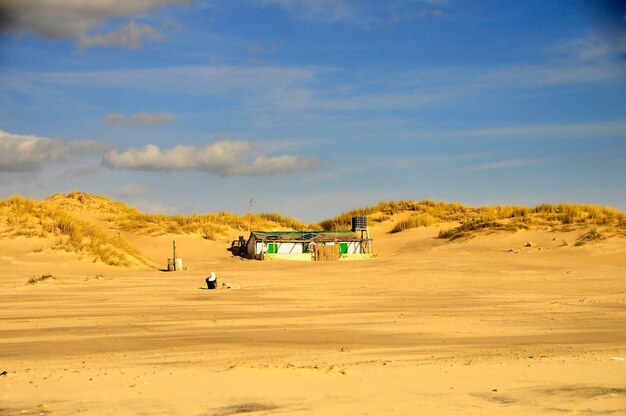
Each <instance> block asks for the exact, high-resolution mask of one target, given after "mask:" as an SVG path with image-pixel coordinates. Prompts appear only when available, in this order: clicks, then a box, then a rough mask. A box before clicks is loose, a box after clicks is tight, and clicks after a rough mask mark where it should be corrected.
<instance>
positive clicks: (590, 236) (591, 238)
mask: <svg viewBox="0 0 626 416" xmlns="http://www.w3.org/2000/svg"><path fill="white" fill-rule="evenodd" d="M602 240H606V236H604V235H603V234H602V233H600V232H599V231H598V230H596V229H595V228H592V229H591V230H589V231H587V232H586V233H584V234H583V235H581V236H580V237H578V239H577V240H576V243H575V244H574V245H575V246H578V247H580V246H584V245H585V244H588V243H593V242H596V241H602Z"/></svg>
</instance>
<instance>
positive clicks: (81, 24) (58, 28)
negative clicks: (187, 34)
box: [0, 0, 186, 39]
mask: <svg viewBox="0 0 626 416" xmlns="http://www.w3.org/2000/svg"><path fill="white" fill-rule="evenodd" d="M185 2H186V1H185V0H132V1H131V0H91V1H85V0H54V1H50V0H47V1H42V0H2V2H1V3H0V15H1V16H2V17H3V20H2V25H1V26H0V32H6V31H28V32H33V33H35V34H37V35H38V36H41V37H44V38H50V39H62V38H71V37H76V36H80V35H82V34H84V33H85V32H86V31H87V30H89V29H91V28H94V27H96V26H98V25H100V24H102V23H103V22H105V21H106V20H108V19H111V18H116V17H122V16H133V15H136V14H138V13H143V12H148V11H152V10H156V9H160V8H162V7H163V6H165V5H167V4H172V3H185Z"/></svg>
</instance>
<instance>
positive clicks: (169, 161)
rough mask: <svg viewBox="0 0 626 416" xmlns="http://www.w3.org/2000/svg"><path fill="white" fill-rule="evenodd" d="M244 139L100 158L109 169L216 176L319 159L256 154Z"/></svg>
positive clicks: (308, 165) (266, 171) (283, 169)
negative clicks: (194, 173) (192, 172)
mask: <svg viewBox="0 0 626 416" xmlns="http://www.w3.org/2000/svg"><path fill="white" fill-rule="evenodd" d="M254 153H255V149H254V148H253V146H252V144H251V143H249V142H246V141H221V142H216V143H214V144H212V145H208V146H206V147H195V146H182V145H180V146H176V147H174V148H173V149H169V150H161V149H160V148H159V147H158V146H156V145H152V144H150V145H146V146H144V147H141V148H130V149H128V150H126V151H125V152H122V153H118V152H117V151H115V150H112V151H110V152H108V153H107V154H106V155H105V156H104V159H103V161H102V163H103V165H104V166H106V167H108V168H111V169H128V170H142V171H181V170H192V171H201V172H206V173H211V174H214V175H218V176H256V175H274V174H278V173H287V172H295V171H301V170H308V169H313V168H315V167H316V166H318V165H319V163H318V161H316V160H314V159H310V158H306V157H301V156H292V155H281V156H265V155H255V154H254Z"/></svg>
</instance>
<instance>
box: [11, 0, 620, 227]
mask: <svg viewBox="0 0 626 416" xmlns="http://www.w3.org/2000/svg"><path fill="white" fill-rule="evenodd" d="M50 4H51V2H45V1H41V0H2V1H0V13H1V14H2V16H3V19H0V21H2V25H1V26H0V30H1V34H0V130H1V132H0V196H2V197H7V196H9V195H12V194H15V193H20V194H23V195H27V196H31V197H35V198H41V197H45V196H48V195H50V194H53V193H56V192H69V191H71V190H81V191H87V192H93V193H99V194H105V195H108V196H110V197H112V198H116V199H120V200H123V201H125V202H128V203H130V204H132V205H135V206H137V207H139V208H140V209H142V210H145V211H149V212H165V213H176V212H184V213H190V212H212V211H219V210H230V211H234V212H237V213H244V212H246V211H247V208H248V200H249V198H250V197H252V198H253V199H254V200H255V201H256V204H255V206H254V210H255V211H263V212H272V211H274V212H281V213H283V214H286V215H293V216H296V217H299V218H301V219H303V220H306V221H319V220H322V219H324V218H327V217H330V216H333V215H336V214H338V213H340V212H342V211H344V210H347V209H352V208H356V207H360V206H363V205H368V204H373V203H376V202H378V201H380V200H387V199H427V198H428V199H437V200H439V199H441V200H448V201H460V202H463V203H466V204H471V205H483V204H510V203H513V204H525V205H534V204H538V203H542V202H572V201H574V202H591V203H597V204H605V205H611V206H614V207H618V208H620V209H622V210H625V209H626V180H625V179H626V99H625V98H626V60H625V56H626V31H625V30H624V24H625V23H624V12H625V10H624V8H623V5H622V2H619V1H608V0H607V1H592V0H589V1H583V0H570V1H565V0H562V1H545V0H544V1H532V0H529V1H523V2H519V1H495V0H494V1H461V0H405V1H400V0H391V1H385V2H381V1H349V0H345V1H343V0H299V1H298V0H231V1H217V0H214V1H211V0H203V1H202V0H201V1H168V0H137V1H133V2H129V1H127V0H126V1H122V0H99V1H98V2H92V3H87V5H86V2H82V1H77V0H58V1H56V2H54V5H50Z"/></svg>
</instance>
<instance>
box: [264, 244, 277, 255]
mask: <svg viewBox="0 0 626 416" xmlns="http://www.w3.org/2000/svg"><path fill="white" fill-rule="evenodd" d="M267 252H268V254H275V253H277V252H278V244H276V243H268V244H267Z"/></svg>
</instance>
